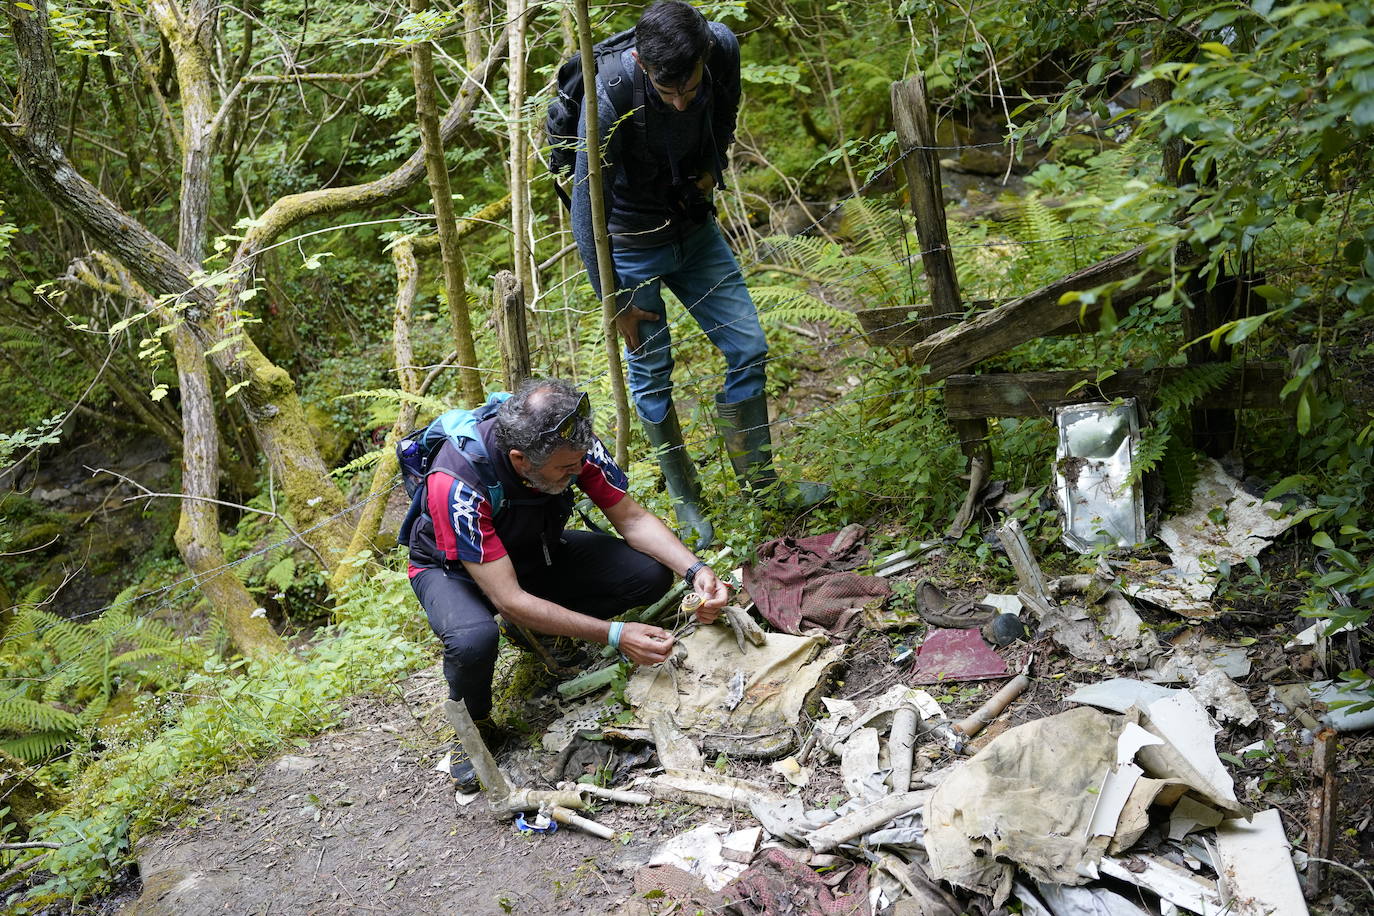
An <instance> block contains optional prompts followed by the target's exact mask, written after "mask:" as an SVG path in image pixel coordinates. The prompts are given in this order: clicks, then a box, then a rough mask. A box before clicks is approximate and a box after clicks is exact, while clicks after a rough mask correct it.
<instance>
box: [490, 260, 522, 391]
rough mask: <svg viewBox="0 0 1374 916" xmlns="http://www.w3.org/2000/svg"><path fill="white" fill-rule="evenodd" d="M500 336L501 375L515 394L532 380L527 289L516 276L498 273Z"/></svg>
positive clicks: (494, 283) (496, 292)
mask: <svg viewBox="0 0 1374 916" xmlns="http://www.w3.org/2000/svg"><path fill="white" fill-rule="evenodd" d="M491 282H492V289H493V291H494V297H495V300H496V302H495V308H493V309H492V312H493V313H494V314H495V316H496V331H497V336H498V337H499V338H500V340H501V374H502V375H503V376H505V379H506V390H507V391H514V390H515V389H516V388H519V387H520V383H521V382H523V381H524V380H525V379H527V378H529V377H530V374H531V370H530V338H529V330H528V328H527V326H526V324H525V290H524V288H523V287H522V286H521V285H520V281H519V280H518V279H517V278H516V276H515V274H513V273H511V272H510V271H509V270H502V271H498V272H497V274H496V276H494V277H492V281H491Z"/></svg>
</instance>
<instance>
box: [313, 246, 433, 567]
mask: <svg viewBox="0 0 1374 916" xmlns="http://www.w3.org/2000/svg"><path fill="white" fill-rule="evenodd" d="M391 260H392V262H393V263H394V264H395V265H396V307H395V309H394V311H393V313H392V319H391V346H392V352H393V353H394V354H395V358H396V372H397V373H398V375H399V376H400V378H399V381H400V385H401V390H402V391H405V392H408V393H411V394H418V393H419V390H420V380H419V373H417V372H416V371H415V360H414V354H413V352H412V350H411V346H410V315H411V311H412V309H413V307H414V305H415V291H416V289H417V288H418V286H419V284H420V269H419V266H418V265H417V264H416V261H415V248H414V244H413V242H412V240H411V239H410V238H403V239H401V240H400V241H398V242H396V244H394V245H392V246H391ZM417 410H418V408H417V406H416V404H415V402H414V401H413V400H404V401H402V402H401V409H400V411H399V412H398V413H397V414H396V422H395V423H393V424H392V425H391V435H389V436H387V438H386V445H385V446H384V447H383V448H382V460H381V461H379V462H377V467H376V469H375V470H374V471H373V472H372V485H371V487H369V489H368V494H367V502H366V504H365V505H364V506H363V512H362V515H361V516H360V517H359V519H358V525H357V527H356V528H354V529H353V541H352V543H350V544H349V545H348V555H349V559H348V560H347V561H346V562H345V563H344V564H342V565H341V566H340V567H339V568H338V569H337V570H335V571H334V577H333V580H332V581H331V582H330V587H331V588H333V589H334V590H335V591H339V590H341V589H342V588H343V586H344V585H345V584H346V583H347V582H348V581H349V580H350V579H352V578H353V577H354V576H355V575H356V574H357V572H358V570H359V569H361V568H362V565H363V563H364V561H365V560H366V559H368V558H369V557H370V556H371V552H372V548H373V547H374V546H376V545H374V543H373V540H374V538H376V537H377V534H378V528H379V527H380V524H381V519H382V511H383V510H384V509H385V508H386V499H385V496H386V494H387V493H388V492H389V491H390V490H391V486H392V483H391V482H392V480H393V479H394V478H395V477H396V471H397V469H398V468H397V463H396V448H395V446H396V443H397V442H398V441H400V438H401V437H402V436H404V435H405V434H406V433H408V432H410V430H411V429H412V428H413V427H414V425H415V415H416V412H417Z"/></svg>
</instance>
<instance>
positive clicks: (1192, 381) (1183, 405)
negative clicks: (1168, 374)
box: [1155, 363, 1236, 413]
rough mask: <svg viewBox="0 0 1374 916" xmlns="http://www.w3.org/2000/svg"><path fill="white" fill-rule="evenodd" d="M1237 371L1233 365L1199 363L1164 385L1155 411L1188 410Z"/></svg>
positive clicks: (1157, 399)
mask: <svg viewBox="0 0 1374 916" xmlns="http://www.w3.org/2000/svg"><path fill="white" fill-rule="evenodd" d="M1235 371H1236V367H1235V365H1234V364H1232V363H1198V364H1196V365H1193V366H1189V367H1188V368H1187V369H1185V370H1184V371H1183V372H1180V373H1179V374H1178V377H1177V378H1175V379H1173V380H1172V381H1170V382H1169V383H1168V384H1167V385H1163V386H1161V387H1160V389H1159V393H1158V394H1157V395H1155V410H1156V411H1167V412H1169V413H1174V412H1176V411H1180V410H1186V409H1188V408H1190V407H1192V406H1193V405H1194V404H1196V403H1197V402H1198V401H1200V400H1202V398H1203V397H1204V396H1205V395H1208V394H1211V393H1212V392H1213V391H1215V390H1216V389H1217V388H1220V387H1221V386H1222V385H1223V384H1225V382H1226V380H1227V379H1229V378H1230V377H1231V374H1232V373H1233V372H1235Z"/></svg>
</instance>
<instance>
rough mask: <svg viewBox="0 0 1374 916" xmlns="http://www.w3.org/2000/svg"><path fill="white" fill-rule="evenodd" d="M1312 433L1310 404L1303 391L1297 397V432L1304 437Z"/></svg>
mask: <svg viewBox="0 0 1374 916" xmlns="http://www.w3.org/2000/svg"><path fill="white" fill-rule="evenodd" d="M1311 431H1312V404H1311V403H1310V402H1309V401H1308V399H1307V392H1306V391H1304V392H1303V393H1302V395H1301V396H1299V397H1298V432H1300V433H1302V434H1303V435H1304V436H1305V435H1307V434H1308V433H1309V432H1311Z"/></svg>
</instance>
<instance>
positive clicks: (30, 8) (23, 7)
mask: <svg viewBox="0 0 1374 916" xmlns="http://www.w3.org/2000/svg"><path fill="white" fill-rule="evenodd" d="M14 5H15V6H17V7H19V8H20V9H21V10H26V11H28V12H30V13H33V12H36V10H35V9H34V7H33V5H32V4H29V3H16V4H14Z"/></svg>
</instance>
